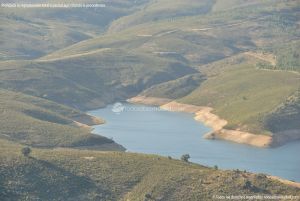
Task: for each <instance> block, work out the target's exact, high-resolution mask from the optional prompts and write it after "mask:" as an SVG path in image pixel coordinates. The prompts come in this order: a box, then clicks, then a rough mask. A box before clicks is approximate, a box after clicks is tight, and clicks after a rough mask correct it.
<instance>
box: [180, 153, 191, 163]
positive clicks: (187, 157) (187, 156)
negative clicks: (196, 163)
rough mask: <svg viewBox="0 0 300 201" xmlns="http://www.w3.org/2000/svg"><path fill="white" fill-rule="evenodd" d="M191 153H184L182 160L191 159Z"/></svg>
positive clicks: (187, 160)
mask: <svg viewBox="0 0 300 201" xmlns="http://www.w3.org/2000/svg"><path fill="white" fill-rule="evenodd" d="M190 158H191V157H190V155H189V154H184V155H182V156H181V160H182V161H184V162H189V159H190Z"/></svg>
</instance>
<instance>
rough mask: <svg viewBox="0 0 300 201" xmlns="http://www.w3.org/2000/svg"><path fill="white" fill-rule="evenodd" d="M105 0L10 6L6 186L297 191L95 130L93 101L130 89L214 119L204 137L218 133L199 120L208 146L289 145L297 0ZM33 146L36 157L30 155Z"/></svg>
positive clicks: (125, 192) (31, 190)
mask: <svg viewBox="0 0 300 201" xmlns="http://www.w3.org/2000/svg"><path fill="white" fill-rule="evenodd" d="M7 1H8V2H9V0H7ZM5 2H6V1H5ZM34 2H35V3H45V2H46V1H44V0H34ZM57 2H58V1H57V0H50V1H49V2H48V1H47V3H57ZM68 2H69V1H67V2H66V3H68ZM72 2H73V1H72ZM74 2H75V3H76V2H80V3H95V2H94V1H90V0H83V1H82V0H80V1H79V0H76V1H74ZM74 2H73V3H74ZM96 2H97V3H103V4H105V5H106V7H105V8H97V9H96V8H93V9H87V8H85V9H83V8H76V9H73V8H72V9H65V8H59V9H57V8H51V9H46V8H34V9H18V8H4V7H0V21H1V23H0V32H1V37H0V44H1V46H0V113H1V116H0V144H1V146H0V149H1V154H0V178H1V179H0V197H3V198H4V199H5V200H20V199H23V198H25V197H26V198H28V199H27V200H62V199H63V200H74V199H76V200H182V199H186V200H199V199H200V200H209V199H212V196H213V195H225V194H232V195H233V194H243V195H246V194H257V195H258V194H271V195H275V194H289V195H299V189H297V188H295V186H290V185H286V184H283V183H281V182H279V181H278V180H274V178H273V179H272V178H268V177H267V176H266V175H263V174H252V173H248V172H242V171H240V170H239V171H236V170H217V169H218V168H212V167H205V166H201V165H197V164H193V163H187V162H183V161H179V160H177V159H176V158H179V157H178V154H177V155H176V158H175V159H173V158H172V159H168V158H165V157H162V156H156V155H143V154H135V153H127V152H124V151H125V150H126V148H127V147H126V146H125V145H123V144H121V143H120V144H118V143H119V142H118V141H116V142H115V140H114V139H111V138H110V137H108V136H107V135H105V133H103V134H102V133H100V135H99V134H95V130H93V129H94V127H95V126H96V127H98V126H97V125H100V126H99V127H101V125H102V126H104V127H105V126H106V125H110V123H111V122H109V121H108V119H106V118H105V117H103V116H101V115H100V116H97V118H96V117H93V116H91V115H89V114H87V111H91V110H97V109H99V108H100V109H101V108H106V107H107V106H109V105H111V104H114V103H116V102H125V101H127V100H130V102H133V103H137V104H146V105H148V106H151V105H156V106H160V107H162V108H167V107H168V106H171V107H176V108H177V109H178V108H179V109H180V110H185V112H187V113H193V114H192V115H194V114H195V117H194V118H195V119H196V120H198V121H199V122H194V123H199V124H200V122H202V123H205V124H206V125H207V126H209V127H210V128H211V129H212V130H213V131H212V132H210V133H209V134H207V135H206V138H210V139H215V140H213V141H212V140H208V139H203V138H202V137H203V136H202V134H201V135H200V131H199V140H201V142H202V141H204V143H209V144H211V146H217V145H218V146H222V143H225V144H227V143H228V144H229V145H232V146H233V147H235V146H241V147H248V145H252V146H253V147H251V148H249V149H259V150H261V152H264V151H267V152H273V153H277V150H280V149H284V148H285V147H288V146H290V145H291V147H292V146H293V143H294V141H296V142H295V143H298V142H299V139H300V124H299V122H300V74H299V72H300V57H299V49H300V42H299V41H300V33H299V29H300V27H299V26H300V23H299V22H300V19H299V18H300V16H299V11H300V7H299V3H298V1H295V0H265V1H258V0H253V1H248V0H226V1H225V0H213V1H210V0H202V1H198V0H188V1H180V0H172V1H171V0H141V1H135V0H110V1H107V0H97V1H96ZM182 108H183V109H182ZM175 113H176V110H175ZM174 115H175V114H174ZM186 115H191V114H186ZM131 124H134V122H131ZM187 130H188V128H187ZM208 130H209V128H208ZM187 132H188V131H187ZM201 132H202V131H201ZM207 132H208V131H207ZM207 132H205V133H207ZM155 134H156V133H155ZM104 136H106V137H104ZM219 140H226V141H227V142H226V141H219ZM231 142H235V143H231ZM213 144H215V145H213ZM24 147H30V148H31V149H32V154H31V157H25V156H23V155H22V154H21V151H20V150H21V149H22V148H24ZM256 147H260V148H256ZM242 149H244V148H242ZM282 153H287V152H278V155H281V154H282ZM158 154H159V153H158ZM181 154H185V153H181ZM288 154H290V155H292V156H294V155H295V154H296V153H288ZM164 156H167V155H164ZM281 156H282V158H284V156H283V155H281ZM198 162H199V161H197V163H198ZM200 163H201V161H200ZM278 163H281V162H280V161H279V162H278ZM207 165H209V166H211V165H212V164H207ZM275 165H276V164H275ZM110 167H113V168H112V169H110ZM220 167H221V166H220ZM224 168H227V167H224ZM228 168H229V169H234V168H232V167H228ZM244 169H247V168H244ZM34 172H38V176H34V175H33V173H34ZM124 172H129V174H128V175H125V174H123V173H124ZM166 172H168V174H165V173H166ZM13 173H17V174H16V175H14V174H13ZM276 176H281V175H276ZM288 178H292V177H288ZM297 178H298V177H297ZM228 181H231V182H232V183H231V184H230V185H229V186H224V185H223V184H224V182H226V183H228ZM248 181H250V183H251V185H250V186H249V185H248V184H249V182H248ZM297 181H298V180H297ZM35 182H37V183H36V185H34V184H32V185H31V183H35ZM57 183H61V185H59V186H56V185H57ZM105 183H107V184H108V186H105V185H104V184H105ZM246 183H247V185H246ZM286 183H289V182H286ZM70 184H72V185H70ZM40 186H46V187H45V188H43V187H40ZM46 188H47V189H48V192H45V191H44V190H45V189H46ZM20 189H23V190H20ZM61 191H64V192H65V193H64V196H65V197H61V196H62V195H61V193H59V192H61ZM50 194H53V197H47V196H48V195H50ZM299 196H300V195H299Z"/></svg>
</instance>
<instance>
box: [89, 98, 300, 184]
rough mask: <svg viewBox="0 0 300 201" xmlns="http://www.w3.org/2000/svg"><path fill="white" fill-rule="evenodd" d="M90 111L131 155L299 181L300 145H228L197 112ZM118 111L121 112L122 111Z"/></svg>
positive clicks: (104, 132)
mask: <svg viewBox="0 0 300 201" xmlns="http://www.w3.org/2000/svg"><path fill="white" fill-rule="evenodd" d="M123 105H124V106H125V109H124V110H123V111H121V112H119V111H118V110H117V112H116V111H115V112H113V111H112V108H113V106H108V107H106V108H103V109H99V110H94V111H91V112H89V113H90V114H91V115H94V116H98V117H102V118H104V119H105V120H106V124H104V125H99V126H95V127H94V128H95V130H94V133H97V134H100V135H103V136H106V137H109V138H112V139H113V140H114V141H115V142H117V143H119V144H121V145H123V146H124V147H125V148H126V149H127V151H129V152H138V153H146V154H158V155H162V156H172V157H174V158H180V156H181V155H182V154H187V153H188V154H190V156H191V160H190V161H192V162H195V163H199V164H202V165H207V166H214V165H218V166H219V168H222V169H240V170H247V171H250V172H255V173H266V174H270V175H275V176H279V177H282V178H286V179H289V180H294V181H298V182H300V157H299V155H300V141H296V142H293V143H289V144H287V145H285V146H281V147H278V148H272V149H261V148H256V147H251V146H247V145H241V144H236V143H231V142H227V141H217V140H213V141H212V140H206V139H203V135H204V134H205V133H207V132H209V131H210V130H211V129H210V128H208V127H206V126H205V125H203V124H202V123H201V122H197V121H195V120H194V119H193V115H192V114H188V113H181V112H168V111H158V110H159V109H158V108H156V107H149V106H142V105H132V104H127V103H125V104H123ZM117 109H118V108H117Z"/></svg>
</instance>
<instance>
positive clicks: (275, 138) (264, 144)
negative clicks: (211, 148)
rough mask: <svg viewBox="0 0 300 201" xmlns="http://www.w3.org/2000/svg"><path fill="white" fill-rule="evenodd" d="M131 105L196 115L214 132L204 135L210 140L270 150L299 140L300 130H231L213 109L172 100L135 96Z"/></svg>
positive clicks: (198, 119)
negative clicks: (271, 133)
mask: <svg viewBox="0 0 300 201" xmlns="http://www.w3.org/2000/svg"><path fill="white" fill-rule="evenodd" d="M127 102H129V103H135V104H145V105H154V106H159V107H161V108H162V109H165V110H168V111H173V112H174V111H176V112H187V113H193V114H194V115H195V117H194V119H195V120H196V121H200V122H202V123H204V124H205V125H207V126H209V127H210V128H212V131H211V132H209V133H206V134H205V135H204V138H205V139H209V140H226V141H230V142H235V143H239V144H246V145H250V146H255V147H259V148H270V147H277V146H281V145H284V144H286V143H288V142H290V141H294V140H299V139H300V135H298V134H299V133H300V130H290V131H285V132H282V133H276V134H275V135H272V136H269V135H259V134H253V133H250V132H244V131H240V130H229V129H225V128H224V127H225V126H226V125H227V123H228V122H227V121H226V120H224V119H222V118H220V117H219V116H218V115H216V114H214V113H213V112H212V111H213V108H211V107H205V106H196V105H190V104H184V103H178V102H176V101H174V100H172V99H166V98H157V97H146V96H135V97H133V98H130V99H128V100H127Z"/></svg>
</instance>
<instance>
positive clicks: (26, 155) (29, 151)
mask: <svg viewBox="0 0 300 201" xmlns="http://www.w3.org/2000/svg"><path fill="white" fill-rule="evenodd" d="M30 153H31V149H30V148H29V147H24V148H23V149H22V154H23V155H24V156H25V157H28V156H29V155H30Z"/></svg>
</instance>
